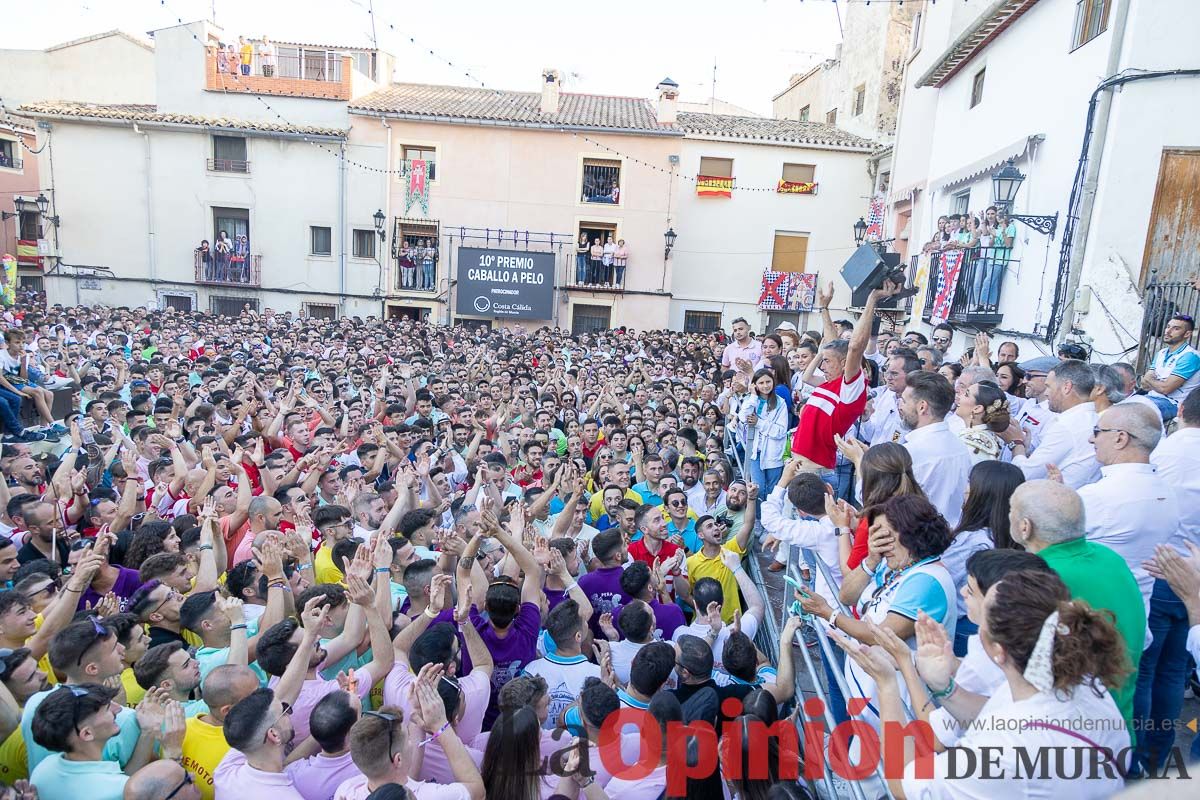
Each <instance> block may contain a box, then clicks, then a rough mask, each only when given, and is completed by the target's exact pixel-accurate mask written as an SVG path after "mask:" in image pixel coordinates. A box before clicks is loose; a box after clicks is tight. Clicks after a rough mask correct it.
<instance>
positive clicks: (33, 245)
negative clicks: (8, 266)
mask: <svg viewBox="0 0 1200 800" xmlns="http://www.w3.org/2000/svg"><path fill="white" fill-rule="evenodd" d="M17 264H18V265H20V266H22V267H37V268H38V269H41V268H42V258H41V256H40V255H38V243H37V239H18V240H17Z"/></svg>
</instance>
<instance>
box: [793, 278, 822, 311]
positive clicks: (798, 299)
mask: <svg viewBox="0 0 1200 800" xmlns="http://www.w3.org/2000/svg"><path fill="white" fill-rule="evenodd" d="M816 304H817V273H815V272H802V273H799V274H797V273H792V292H791V295H790V296H789V297H788V303H787V307H788V309H790V310H792V311H812V310H813V306H815V305H816Z"/></svg>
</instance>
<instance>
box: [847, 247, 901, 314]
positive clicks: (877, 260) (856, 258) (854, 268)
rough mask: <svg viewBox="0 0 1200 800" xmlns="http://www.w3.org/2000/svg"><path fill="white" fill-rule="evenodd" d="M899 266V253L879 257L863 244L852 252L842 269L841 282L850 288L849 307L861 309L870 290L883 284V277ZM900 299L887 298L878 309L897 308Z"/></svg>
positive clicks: (872, 248)
mask: <svg viewBox="0 0 1200 800" xmlns="http://www.w3.org/2000/svg"><path fill="white" fill-rule="evenodd" d="M899 265H900V254H899V253H883V254H882V255H880V253H879V251H878V250H876V249H875V248H874V247H873V246H872V245H869V244H864V245H862V246H861V247H859V248H858V249H857V250H855V251H854V254H853V255H852V256H850V259H849V260H848V261H846V263H845V265H844V266H843V267H842V280H844V281H845V282H846V284H847V285H848V286H849V287H850V306H851V307H852V308H862V307H863V306H865V305H866V304H867V295H869V294H870V293H871V290H873V289H877V288H879V287H880V286H881V285H882V284H883V276H884V275H886V274H887V273H888V272H889V271H891V270H893V269H895V268H896V267H898V266H899ZM900 299H901V298H898V297H889V298H887V299H886V300H884V301H883V302H881V303H880V304H879V305H878V308H899V307H900Z"/></svg>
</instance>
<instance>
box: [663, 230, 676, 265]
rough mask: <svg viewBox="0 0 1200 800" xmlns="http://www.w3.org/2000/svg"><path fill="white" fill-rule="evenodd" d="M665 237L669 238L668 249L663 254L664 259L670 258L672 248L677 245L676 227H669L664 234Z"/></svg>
mask: <svg viewBox="0 0 1200 800" xmlns="http://www.w3.org/2000/svg"><path fill="white" fill-rule="evenodd" d="M663 238H664V239H666V240H667V251H666V252H665V253H664V254H663V260H666V259H667V258H670V256H671V248H672V247H674V246H675V238H676V234H675V229H674V228H667V232H666V233H664V234H663Z"/></svg>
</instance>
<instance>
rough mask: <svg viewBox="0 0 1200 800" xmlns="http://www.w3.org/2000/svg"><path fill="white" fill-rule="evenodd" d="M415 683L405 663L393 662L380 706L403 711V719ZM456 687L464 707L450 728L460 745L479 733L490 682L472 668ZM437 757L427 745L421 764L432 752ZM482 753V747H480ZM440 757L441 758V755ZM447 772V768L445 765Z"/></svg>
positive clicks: (408, 711)
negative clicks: (455, 734) (454, 731)
mask: <svg viewBox="0 0 1200 800" xmlns="http://www.w3.org/2000/svg"><path fill="white" fill-rule="evenodd" d="M414 681H416V677H415V676H414V675H413V673H412V669H411V668H409V666H408V663H407V662H405V661H400V660H397V661H396V665H395V666H394V667H392V671H391V672H389V673H388V674H387V677H385V678H384V679H383V704H384V705H385V706H396V707H398V708H400V709H401V710H403V711H404V718H405V719H408V717H409V716H410V715H411V714H412V688H411V687H412V685H413V682H414ZM458 685H459V688H460V689H462V693H463V697H462V703H463V706H464V707H465V710H464V711H463V716H462V719H460V720H459V721H458V724H456V725H455V726H454V730H456V731H458V738H459V739H462V741H463V742H464V743H469V742H471V741H472V740H473V739H474V738H475V737H477V736H478V735H479V732H480V731H481V730H483V715H484V712H486V711H487V706H488V699H489V698H490V696H491V686H492V684H491V679H490V678H489V677H488V675H487V674H485V673H484V672H482V671H480V670H477V669H473V670H471V671H470V672H469V673H467V675H466V677H464V678H461V679H460V680H459V682H458ZM435 750H436V751H437V752H438V753H439V754H441V748H440V747H435V746H434V745H433V744H431V745H429V746H428V747H427V749H426V751H425V761H426V763H429V757H430V756H431V755H433V753H434V751H435ZM481 751H482V748H481ZM442 758H445V756H444V755H443V756H442ZM447 769H449V765H447Z"/></svg>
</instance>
